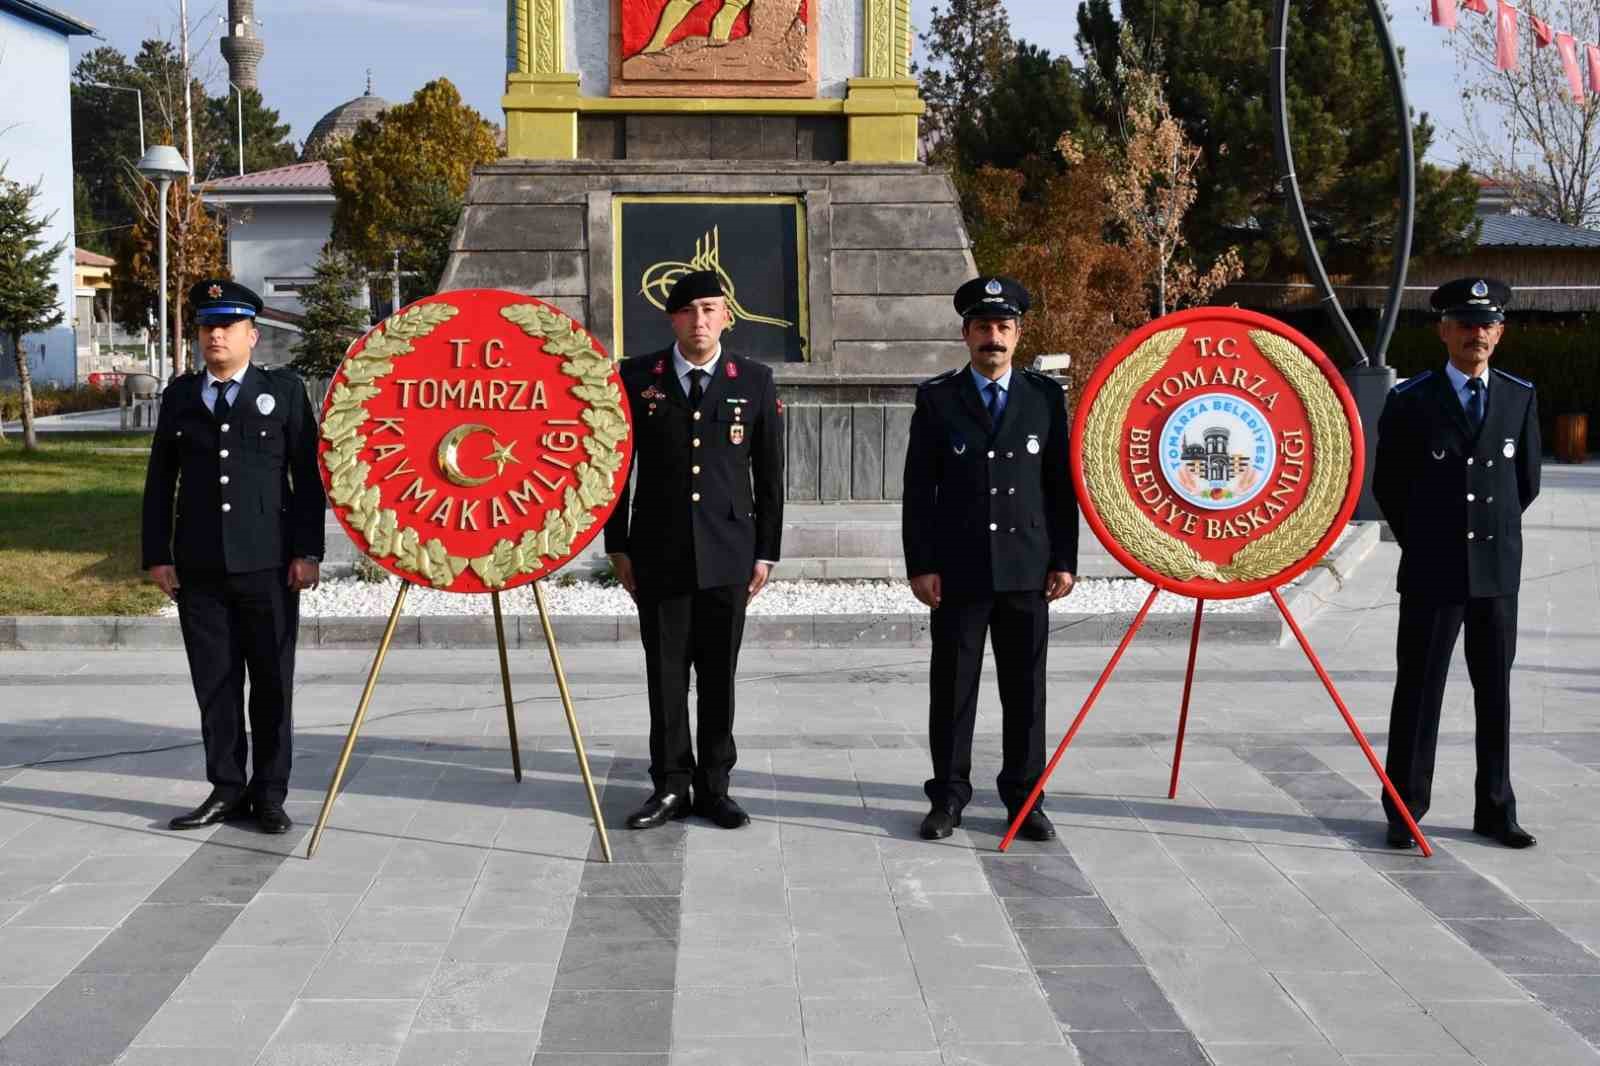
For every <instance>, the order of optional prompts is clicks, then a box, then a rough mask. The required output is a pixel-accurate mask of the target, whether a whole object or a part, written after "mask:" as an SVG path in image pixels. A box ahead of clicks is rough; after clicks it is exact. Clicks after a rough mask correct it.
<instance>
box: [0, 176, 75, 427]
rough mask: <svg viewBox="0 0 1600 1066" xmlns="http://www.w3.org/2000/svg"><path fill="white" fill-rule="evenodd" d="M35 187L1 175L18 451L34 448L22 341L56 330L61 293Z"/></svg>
mask: <svg viewBox="0 0 1600 1066" xmlns="http://www.w3.org/2000/svg"><path fill="white" fill-rule="evenodd" d="M38 196H39V185H38V184H37V183H35V184H33V185H22V184H19V183H18V182H14V181H11V180H9V179H8V178H6V177H5V173H4V171H0V334H3V335H4V336H5V338H6V339H7V340H8V341H9V342H10V346H11V357H12V358H13V359H14V360H15V361H16V366H17V383H18V385H19V386H20V387H21V391H22V446H23V447H24V448H26V449H27V450H28V451H35V450H37V449H38V447H39V438H38V436H37V434H36V433H35V432H34V428H33V372H32V370H31V368H30V367H29V366H28V353H27V352H26V351H25V350H24V349H23V347H22V338H23V337H24V336H26V335H27V334H29V333H38V332H40V331H42V330H47V329H52V328H54V327H55V326H58V325H60V324H61V320H62V318H63V317H64V316H63V312H62V309H61V294H60V287H59V286H58V285H57V284H56V283H55V282H54V281H53V280H51V279H52V275H54V274H55V272H56V270H57V268H58V267H59V265H60V263H61V253H62V252H63V251H65V250H66V243H65V242H60V241H58V242H57V243H56V244H53V245H50V246H48V247H47V246H46V245H45V243H44V230H45V227H46V226H48V225H49V224H50V220H51V218H52V217H53V216H51V215H46V216H44V217H40V216H38V215H35V214H34V201H35V200H36V199H38Z"/></svg>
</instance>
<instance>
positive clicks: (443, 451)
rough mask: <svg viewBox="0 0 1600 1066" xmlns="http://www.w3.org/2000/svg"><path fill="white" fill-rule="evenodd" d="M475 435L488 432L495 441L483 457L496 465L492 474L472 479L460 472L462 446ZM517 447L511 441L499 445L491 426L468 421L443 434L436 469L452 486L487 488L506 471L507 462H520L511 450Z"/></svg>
mask: <svg viewBox="0 0 1600 1066" xmlns="http://www.w3.org/2000/svg"><path fill="white" fill-rule="evenodd" d="M474 433H487V434H489V436H490V438H491V439H492V440H493V441H494V447H493V448H491V449H490V450H489V454H488V456H487V457H486V458H487V459H488V461H489V462H491V463H493V464H495V472H494V473H492V474H485V475H484V476H482V477H473V476H472V475H470V474H466V473H463V472H462V470H461V444H462V442H463V441H465V440H466V439H467V438H468V437H470V436H472V435H473V434H474ZM516 446H517V442H516V441H512V442H511V443H510V444H501V443H500V439H499V438H498V437H496V436H495V432H494V429H493V428H492V427H490V426H485V425H483V424H482V423H479V422H468V423H466V424H464V425H460V426H457V427H456V428H455V429H452V430H451V431H450V432H449V433H446V434H445V435H444V439H443V440H441V441H440V442H439V452H438V460H439V470H440V471H441V472H442V473H443V474H444V476H445V477H447V478H449V479H450V482H451V483H452V484H455V485H460V486H462V487H463V488H472V487H473V486H476V485H486V484H488V483H489V482H491V481H493V480H494V479H495V478H497V477H499V476H500V475H501V474H504V473H505V472H506V464H507V463H518V462H521V460H520V459H518V458H517V457H516V456H515V455H514V454H513V453H512V451H511V449H513V448H515V447H516Z"/></svg>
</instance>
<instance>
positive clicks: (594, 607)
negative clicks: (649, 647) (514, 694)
mask: <svg viewBox="0 0 1600 1066" xmlns="http://www.w3.org/2000/svg"><path fill="white" fill-rule="evenodd" d="M399 585H400V580H399V579H398V578H394V577H391V578H389V579H388V580H387V581H384V582H382V583H376V584H367V583H365V582H362V581H358V580H356V579H355V578H338V579H335V580H330V581H324V582H323V583H322V585H321V586H320V587H318V588H317V589H315V590H314V591H310V592H307V593H305V594H304V595H302V596H301V598H300V613H301V614H302V615H307V616H315V617H335V618H349V617H372V616H377V617H383V616H385V615H387V614H388V613H389V610H390V608H392V607H393V606H394V597H395V593H396V592H397V591H398V589H399ZM1149 594H1150V586H1149V585H1148V584H1146V583H1145V582H1143V581H1139V580H1135V579H1131V578H1123V579H1116V578H1085V579H1083V580H1082V581H1079V582H1078V585H1077V587H1076V588H1075V589H1073V591H1072V594H1071V595H1069V596H1067V597H1066V598H1064V599H1061V600H1057V601H1056V602H1055V603H1053V604H1051V605H1050V609H1051V611H1053V612H1059V613H1063V614H1103V613H1108V612H1112V613H1114V612H1130V613H1131V612H1133V611H1137V610H1138V609H1139V606H1140V604H1142V603H1143V602H1144V598H1145V597H1146V596H1148V595H1149ZM545 599H546V601H547V602H548V603H549V605H550V610H551V612H552V613H554V614H600V615H605V614H629V615H631V614H633V612H634V606H633V601H632V600H631V599H630V598H629V597H628V594H627V593H626V592H624V591H623V590H622V588H621V587H619V586H613V587H609V588H607V587H605V586H602V585H600V584H598V583H597V582H593V581H576V582H573V583H571V584H564V583H563V582H562V579H561V578H560V577H559V576H558V577H556V578H555V579H554V580H552V581H548V582H546V584H545ZM500 602H501V605H502V608H503V609H504V610H505V611H506V612H507V613H509V614H529V615H531V614H537V613H538V608H537V607H536V606H535V605H534V600H533V587H532V586H531V585H524V586H521V587H519V588H515V589H511V590H510V591H508V592H505V593H503V594H502V595H501V597H500ZM1270 602H1271V601H1270V600H1269V598H1268V597H1267V596H1264V595H1263V596H1251V597H1248V598H1246V599H1239V600H1212V601H1210V602H1208V603H1207V604H1206V610H1207V612H1208V613H1209V612H1218V613H1232V612H1240V611H1266V610H1270V609H1271V608H1270ZM1193 609H1194V601H1193V600H1191V599H1189V598H1187V597H1184V596H1175V595H1173V594H1172V593H1170V592H1163V593H1162V594H1161V595H1160V596H1159V597H1158V598H1157V599H1156V605H1155V607H1154V608H1152V610H1153V611H1154V612H1161V613H1168V612H1180V611H1191V610H1193ZM926 610H927V608H926V607H924V606H922V604H920V603H918V602H917V600H916V597H914V596H912V595H911V589H910V586H908V585H907V584H906V582H905V581H774V582H772V583H771V584H769V585H768V586H767V587H766V588H765V589H763V590H762V592H761V595H759V596H757V597H756V599H755V602H753V603H752V604H751V605H750V613H751V614H759V615H810V614H884V615H899V614H917V613H921V612H923V611H926ZM161 613H162V614H163V615H168V616H171V615H175V614H177V608H176V607H174V606H172V605H171V604H168V605H166V606H165V607H163V608H162V611H161ZM491 613H492V608H491V607H490V600H489V597H488V596H484V595H462V594H460V593H451V592H440V591H438V590H437V589H429V588H421V587H417V588H413V589H412V590H411V592H410V594H409V596H408V598H407V600H406V614H408V615H487V614H491Z"/></svg>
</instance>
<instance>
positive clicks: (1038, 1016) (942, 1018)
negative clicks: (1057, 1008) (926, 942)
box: [927, 988, 1061, 1045]
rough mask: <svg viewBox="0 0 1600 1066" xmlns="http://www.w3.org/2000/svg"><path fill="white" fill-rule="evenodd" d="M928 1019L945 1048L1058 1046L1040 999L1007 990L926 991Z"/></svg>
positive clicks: (1051, 1021)
mask: <svg viewBox="0 0 1600 1066" xmlns="http://www.w3.org/2000/svg"><path fill="white" fill-rule="evenodd" d="M927 1001H928V1016H929V1017H930V1018H931V1019H932V1020H933V1031H934V1035H935V1036H936V1037H937V1038H938V1040H939V1043H940V1045H946V1044H998V1043H1015V1044H1060V1043H1061V1031H1060V1029H1058V1028H1057V1027H1056V1020H1055V1018H1054V1017H1053V1016H1052V1015H1051V1013H1050V1007H1049V1006H1048V1005H1047V1004H1046V1003H1045V1000H1044V997H1042V996H1040V995H1039V994H1038V993H1037V992H1022V991H1019V990H1016V989H1009V988H962V989H943V990H937V991H934V990H930V991H929V992H928V994H927Z"/></svg>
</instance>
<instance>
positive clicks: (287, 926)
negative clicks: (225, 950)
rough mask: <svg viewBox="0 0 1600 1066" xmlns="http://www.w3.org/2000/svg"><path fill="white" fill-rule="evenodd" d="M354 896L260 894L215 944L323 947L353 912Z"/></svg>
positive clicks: (336, 935) (337, 933)
mask: <svg viewBox="0 0 1600 1066" xmlns="http://www.w3.org/2000/svg"><path fill="white" fill-rule="evenodd" d="M357 899H358V897H356V896H335V895H311V894H304V895H283V896H279V895H268V894H266V893H262V894H260V895H258V896H256V898H255V899H253V900H251V901H250V904H249V905H248V906H246V907H245V909H244V910H243V911H242V912H241V913H240V914H239V917H237V918H235V919H234V921H233V924H232V925H230V926H228V930H227V932H225V933H223V934H222V937H221V938H220V939H219V940H218V943H219V944H223V945H226V946H229V947H269V948H272V947H275V948H296V947H326V946H327V945H329V944H331V943H333V941H334V940H335V938H337V937H338V935H339V930H340V929H342V928H343V927H344V923H345V921H346V920H347V919H348V918H349V917H350V915H351V913H352V912H353V911H354V910H355V908H356V902H357Z"/></svg>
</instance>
